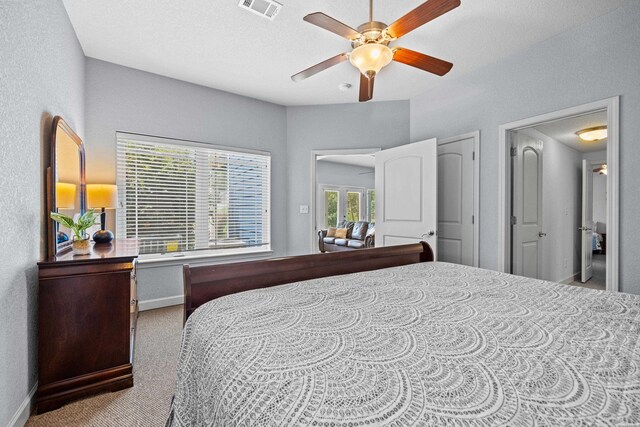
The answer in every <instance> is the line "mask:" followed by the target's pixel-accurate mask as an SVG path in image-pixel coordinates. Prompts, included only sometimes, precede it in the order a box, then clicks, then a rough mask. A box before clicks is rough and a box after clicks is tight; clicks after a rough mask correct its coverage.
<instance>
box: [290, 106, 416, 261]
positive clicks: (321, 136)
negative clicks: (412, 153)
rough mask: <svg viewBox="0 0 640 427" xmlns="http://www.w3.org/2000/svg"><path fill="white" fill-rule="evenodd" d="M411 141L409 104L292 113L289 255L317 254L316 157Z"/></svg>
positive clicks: (302, 109) (299, 109) (309, 108)
mask: <svg viewBox="0 0 640 427" xmlns="http://www.w3.org/2000/svg"><path fill="white" fill-rule="evenodd" d="M408 142H409V102H408V101H393V102H371V103H366V104H341V105H320V106H304V107H288V108H287V168H288V173H289V176H288V184H289V185H288V190H289V192H288V194H289V197H288V200H287V203H288V211H287V212H288V221H289V222H288V223H289V227H288V229H287V236H288V239H289V240H288V246H287V249H288V252H289V254H292V255H294V254H305V253H309V252H310V250H311V239H312V237H313V233H312V231H311V214H301V213H299V205H309V204H310V203H311V172H310V165H311V152H312V151H313V150H322V149H350V148H390V147H395V146H398V145H402V144H407V143H408Z"/></svg>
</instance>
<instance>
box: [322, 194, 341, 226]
mask: <svg viewBox="0 0 640 427" xmlns="http://www.w3.org/2000/svg"><path fill="white" fill-rule="evenodd" d="M339 196H340V193H338V192H337V191H333V190H325V191H324V224H325V227H327V228H328V227H336V226H337V225H338V208H339V206H338V200H339V198H340V197H339Z"/></svg>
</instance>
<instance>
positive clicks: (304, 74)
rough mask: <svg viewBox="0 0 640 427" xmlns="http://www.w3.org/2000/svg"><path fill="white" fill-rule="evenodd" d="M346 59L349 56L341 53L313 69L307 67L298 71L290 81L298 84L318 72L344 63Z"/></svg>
mask: <svg viewBox="0 0 640 427" xmlns="http://www.w3.org/2000/svg"><path fill="white" fill-rule="evenodd" d="M348 58H349V55H347V54H346V53H341V54H339V55H336V56H334V57H332V58H329V59H327V60H325V61H322V62H321V63H319V64H316V65H314V66H313V67H309V68H307V69H306V70H304V71H300V72H299V73H298V74H294V75H293V76H291V80H293V81H294V82H299V81H300V80H304V79H306V78H307V77H311V76H313V75H314V74H318V73H319V72H320V71H324V70H326V69H327V68H330V67H333V66H334V65H338V64H339V63H341V62H344V61H346V60H347V59H348Z"/></svg>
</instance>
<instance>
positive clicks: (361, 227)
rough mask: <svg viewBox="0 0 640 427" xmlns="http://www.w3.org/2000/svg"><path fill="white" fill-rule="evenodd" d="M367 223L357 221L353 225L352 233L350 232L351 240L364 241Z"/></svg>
mask: <svg viewBox="0 0 640 427" xmlns="http://www.w3.org/2000/svg"><path fill="white" fill-rule="evenodd" d="M368 226H369V223H368V222H366V221H358V222H356V223H355V224H354V225H353V231H352V232H351V238H352V239H357V240H364V237H365V236H366V234H367V228H368Z"/></svg>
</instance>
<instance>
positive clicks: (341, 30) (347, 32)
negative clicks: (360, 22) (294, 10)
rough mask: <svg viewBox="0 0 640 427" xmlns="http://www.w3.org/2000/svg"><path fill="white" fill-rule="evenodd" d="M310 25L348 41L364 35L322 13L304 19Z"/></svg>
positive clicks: (311, 14) (312, 14)
mask: <svg viewBox="0 0 640 427" xmlns="http://www.w3.org/2000/svg"><path fill="white" fill-rule="evenodd" d="M303 19H304V20H305V21H307V22H309V23H310V24H313V25H317V26H318V27H320V28H324V29H325V30H327V31H331V32H332V33H334V34H337V35H339V36H341V37H344V38H345V39H347V40H355V39H357V38H359V37H362V34H360V33H359V32H357V31H356V30H354V29H353V28H351V27H350V26H348V25H346V24H343V23H342V22H340V21H338V20H337V19H333V18H332V17H330V16H328V15H325V14H324V13H322V12H315V13H310V14H309V15H307V16H305V17H304V18H303Z"/></svg>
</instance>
